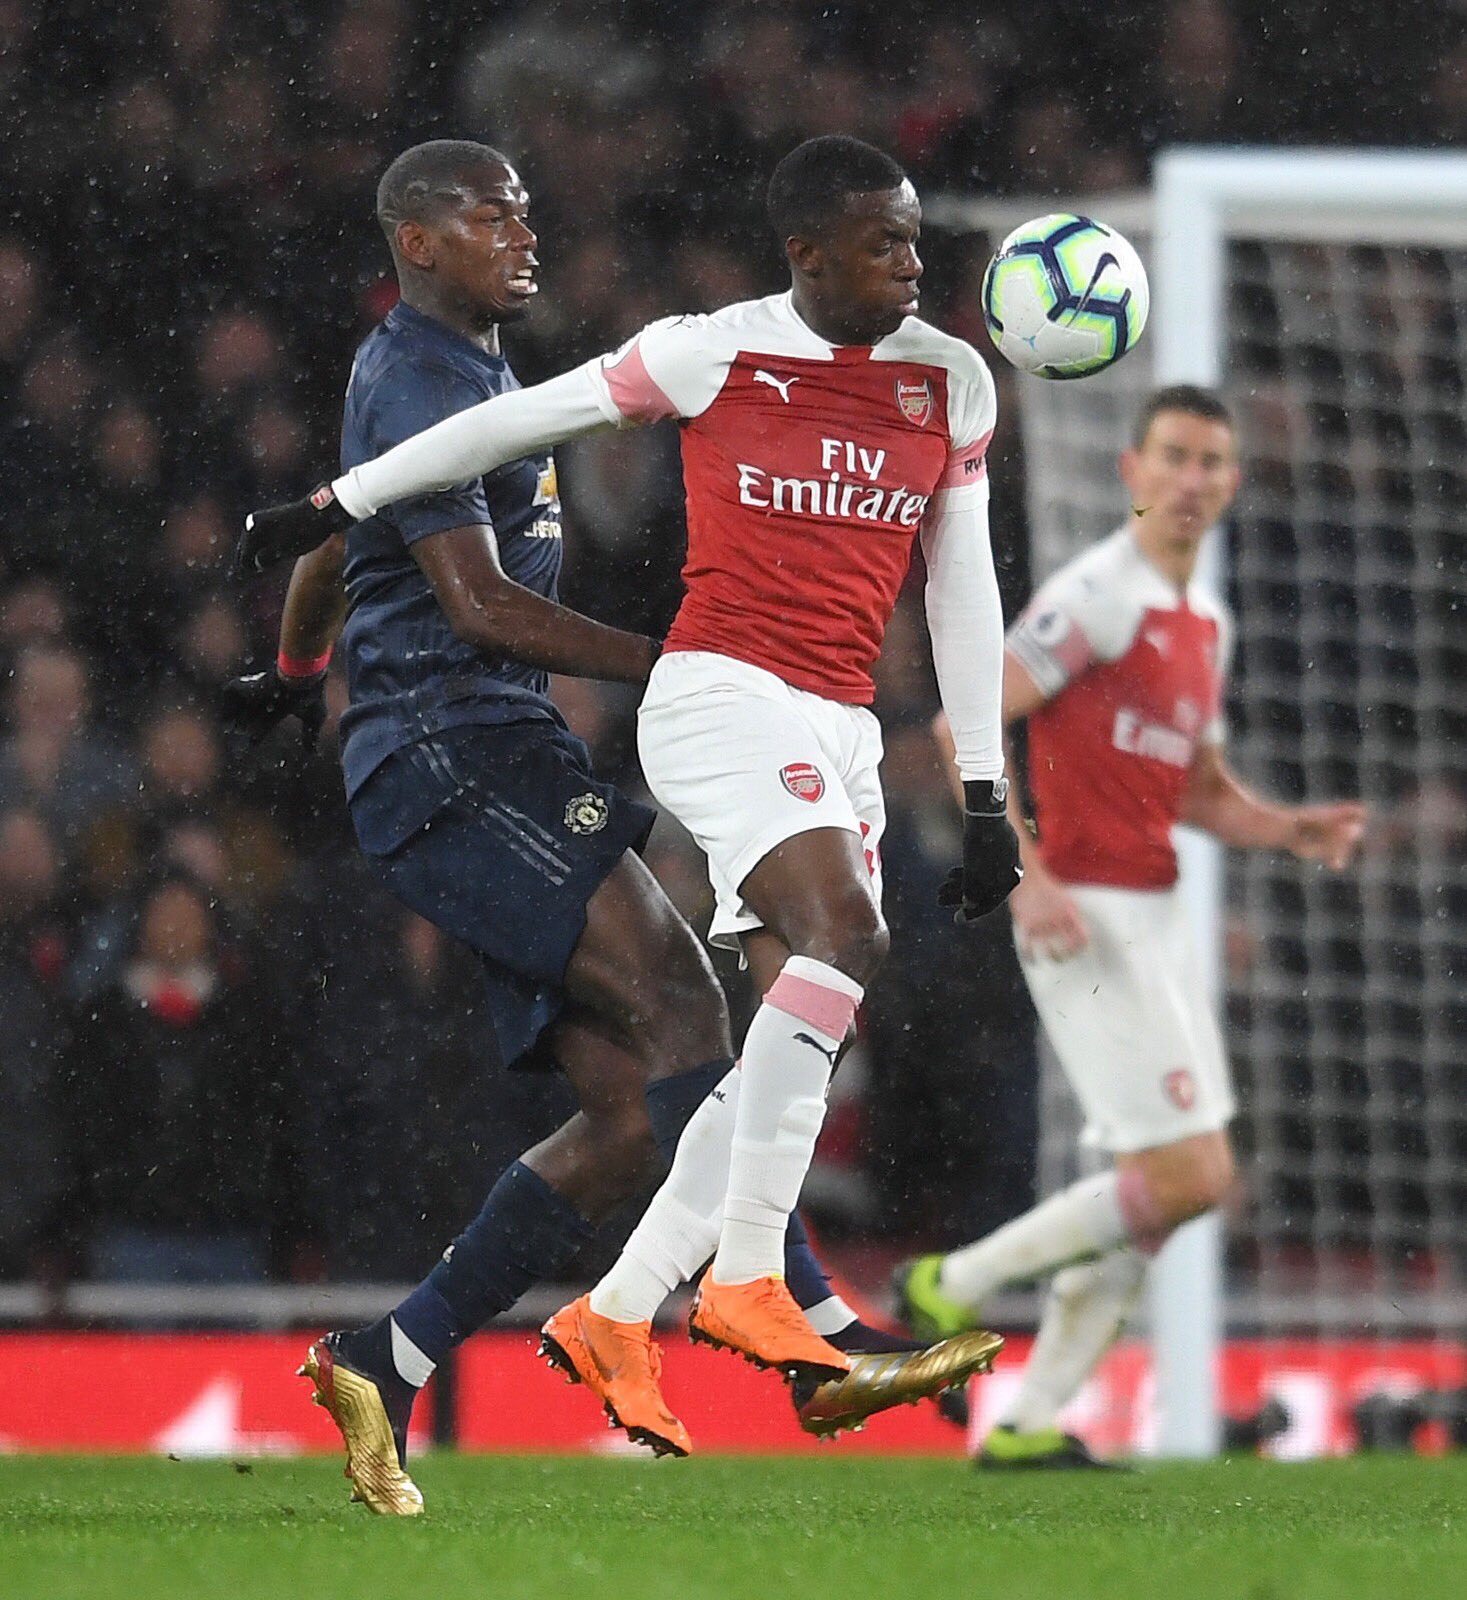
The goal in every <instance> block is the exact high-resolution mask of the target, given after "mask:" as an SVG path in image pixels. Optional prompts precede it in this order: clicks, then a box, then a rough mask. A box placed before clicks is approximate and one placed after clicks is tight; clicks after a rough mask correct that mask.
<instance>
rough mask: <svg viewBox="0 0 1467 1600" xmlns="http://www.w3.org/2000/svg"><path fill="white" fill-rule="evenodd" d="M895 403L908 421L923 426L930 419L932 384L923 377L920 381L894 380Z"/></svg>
mask: <svg viewBox="0 0 1467 1600" xmlns="http://www.w3.org/2000/svg"><path fill="white" fill-rule="evenodd" d="M896 397H897V404H898V405H899V406H900V407H901V409H902V415H903V416H904V417H905V418H906V419H907V421H908V422H910V423H912V424H913V426H915V427H918V428H925V427H926V426H927V424H928V423H929V422H931V420H932V385H931V384H930V383H928V381H927V380H926V378H923V379H922V380H921V382H920V383H905V382H903V380H902V379H900V378H898V379H897V381H896Z"/></svg>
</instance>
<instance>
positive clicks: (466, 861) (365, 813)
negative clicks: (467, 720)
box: [351, 720, 656, 1066]
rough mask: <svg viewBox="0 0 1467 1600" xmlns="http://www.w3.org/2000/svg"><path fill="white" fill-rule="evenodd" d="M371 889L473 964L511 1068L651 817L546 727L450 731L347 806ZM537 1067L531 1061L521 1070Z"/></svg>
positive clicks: (577, 744)
mask: <svg viewBox="0 0 1467 1600" xmlns="http://www.w3.org/2000/svg"><path fill="white" fill-rule="evenodd" d="M351 816H352V823H353V825H354V826H355V828H356V833H357V840H358V842H359V843H360V844H361V847H362V850H363V852H364V853H365V854H366V856H367V859H368V861H369V862H370V863H371V865H372V867H373V869H374V870H375V871H376V873H377V875H378V877H379V878H381V880H382V882H383V883H384V884H385V885H386V886H387V888H388V889H390V890H391V891H392V893H393V894H394V895H395V896H396V897H397V899H399V900H400V901H402V903H403V904H404V905H405V906H408V907H409V908H411V909H412V910H413V911H416V912H417V913H418V914H419V915H420V916H423V917H426V918H427V919H428V920H429V921H430V922H432V923H435V924H436V925H437V926H438V927H440V928H442V929H443V931H444V932H445V933H448V934H452V935H453V937H454V938H456V939H462V940H463V942H464V943H465V944H467V945H469V946H470V947H471V948H472V949H474V950H476V951H478V953H479V956H480V958H481V959H482V962H483V967H484V976H485V979H486V982H487V984H488V989H489V1007H490V1016H491V1018H492V1020H493V1023H494V1032H495V1035H496V1037H497V1039H498V1041H499V1051H500V1058H501V1060H502V1062H503V1064H504V1065H506V1066H509V1065H511V1064H512V1063H514V1062H515V1061H517V1060H518V1059H519V1058H520V1057H522V1056H525V1054H526V1052H528V1051H529V1050H530V1047H531V1046H532V1045H533V1044H534V1043H535V1041H536V1040H537V1039H538V1038H539V1036H540V1034H541V1033H542V1032H543V1031H544V1029H545V1028H546V1027H547V1026H548V1025H549V1023H551V1022H552V1021H553V1020H554V1019H555V1017H556V1016H557V1015H558V1014H559V1012H560V1008H561V1003H562V990H561V986H562V983H563V981H564V978H565V969H566V964H567V962H569V960H570V957H571V952H572V951H573V950H574V949H575V947H576V944H577V943H578V941H579V940H580V937H581V934H582V932H583V930H584V929H585V926H586V906H587V903H588V902H589V901H590V899H591V896H592V895H593V894H595V892H596V890H597V889H598V888H599V887H600V885H601V883H602V880H603V879H604V878H605V877H606V876H607V874H608V873H609V872H610V871H611V869H612V868H613V867H614V866H615V865H616V863H617V862H618V861H620V860H621V858H622V856H623V855H624V854H625V853H626V852H627V851H628V850H629V849H630V850H636V851H640V850H641V849H642V848H643V846H644V845H645V844H646V842H647V836H648V834H649V833H650V832H651V831H652V823H653V821H654V820H655V817H656V813H655V812H654V811H653V810H652V808H651V807H650V806H645V805H642V804H640V803H639V802H638V801H636V800H631V799H628V798H627V796H626V795H624V794H622V793H621V791H620V790H618V789H616V788H614V787H613V786H612V785H611V784H609V783H602V782H600V781H598V780H597V779H596V778H594V777H593V776H592V775H591V762H590V755H589V752H588V751H587V749H586V746H585V745H584V743H582V741H581V740H580V739H578V738H576V736H575V735H574V734H572V733H569V732H568V731H567V730H566V729H565V728H563V727H561V726H560V725H559V724H558V723H554V722H549V721H543V720H540V721H533V722H516V723H508V724H489V725H474V726H470V727H459V728H453V729H449V730H447V731H445V732H442V733H437V734H432V735H430V736H429V737H427V738H424V739H420V740H419V741H418V742H417V743H416V744H411V745H408V746H406V747H405V748H403V749H401V750H398V751H395V752H394V753H393V754H392V755H390V756H389V757H388V758H387V760H386V761H384V762H383V763H382V765H381V766H380V767H378V768H377V770H376V771H375V772H374V773H373V774H372V775H371V777H369V778H368V779H367V781H366V782H365V783H364V784H363V785H362V786H361V788H360V789H358V790H357V792H356V794H355V795H354V796H353V797H352V800H351ZM523 1064H524V1065H526V1066H532V1065H533V1066H541V1065H547V1064H548V1063H547V1062H546V1061H544V1060H543V1058H542V1056H541V1053H539V1052H537V1053H536V1056H535V1057H532V1058H531V1059H530V1060H527V1061H525V1062H524V1063H523Z"/></svg>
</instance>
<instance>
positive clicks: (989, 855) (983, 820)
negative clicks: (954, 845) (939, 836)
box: [937, 778, 1024, 923]
mask: <svg viewBox="0 0 1467 1600" xmlns="http://www.w3.org/2000/svg"><path fill="white" fill-rule="evenodd" d="M1008 793H1009V780H1008V779H1007V778H1000V779H999V780H998V781H997V782H996V783H978V782H973V783H964V784H963V864H962V866H960V867H954V868H953V870H952V871H951V872H950V873H948V875H947V881H946V882H945V883H944V884H943V886H942V887H941V888H940V889H939V890H938V891H937V903H938V905H940V906H955V907H957V909H956V910H955V911H954V912H953V921H954V922H959V923H962V922H976V921H977V920H978V918H979V917H986V916H987V915H988V913H989V912H990V911H997V910H998V908H999V907H1000V906H1001V905H1002V904H1003V903H1004V901H1005V900H1007V899H1008V897H1009V896H1010V895H1011V894H1012V893H1013V892H1014V890H1015V889H1016V888H1017V887H1018V884H1019V880H1020V879H1021V878H1022V877H1023V876H1024V869H1023V867H1021V866H1020V865H1019V836H1018V835H1017V834H1016V833H1015V832H1014V830H1013V828H1012V827H1011V826H1010V824H1009V818H1008V812H1007V810H1006V809H1005V806H1004V802H1005V801H1006V800H1007V799H1008Z"/></svg>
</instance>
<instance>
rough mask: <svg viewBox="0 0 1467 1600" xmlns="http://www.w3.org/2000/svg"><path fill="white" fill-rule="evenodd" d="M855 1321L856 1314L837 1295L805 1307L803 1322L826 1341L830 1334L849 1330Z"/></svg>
mask: <svg viewBox="0 0 1467 1600" xmlns="http://www.w3.org/2000/svg"><path fill="white" fill-rule="evenodd" d="M855 1320H856V1313H855V1312H854V1311H852V1310H851V1308H850V1307H849V1306H848V1305H847V1304H846V1303H845V1301H844V1300H842V1299H841V1297H840V1296H839V1295H838V1294H833V1295H831V1296H830V1298H829V1299H828V1300H821V1301H820V1302H818V1304H816V1305H813V1306H806V1307H805V1321H806V1322H808V1323H809V1324H810V1326H811V1327H812V1328H813V1329H814V1330H815V1332H816V1333H818V1334H819V1335H820V1337H821V1338H822V1339H828V1338H829V1337H830V1336H831V1334H833V1333H839V1332H840V1331H841V1329H842V1328H849V1327H850V1325H851V1324H852V1323H853V1322H854V1321H855Z"/></svg>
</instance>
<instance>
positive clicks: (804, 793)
mask: <svg viewBox="0 0 1467 1600" xmlns="http://www.w3.org/2000/svg"><path fill="white" fill-rule="evenodd" d="M779 781H780V782H781V783H782V784H783V785H784V786H785V788H786V789H788V790H789V792H790V793H791V794H792V795H793V796H794V797H795V799H796V800H808V801H809V802H810V804H811V805H814V804H815V802H816V801H817V800H818V799H819V798H820V796H821V795H823V794H824V793H825V779H824V778H822V777H821V776H820V768H819V767H812V766H811V765H810V763H809V762H808V761H791V762H790V764H789V765H788V766H787V767H781V768H780V769H779Z"/></svg>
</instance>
